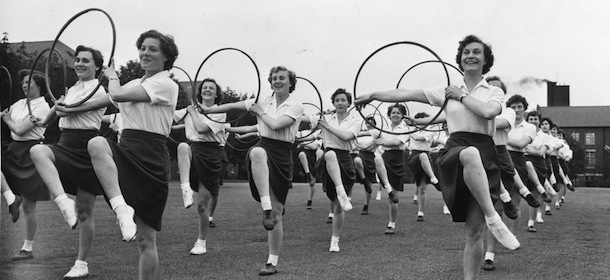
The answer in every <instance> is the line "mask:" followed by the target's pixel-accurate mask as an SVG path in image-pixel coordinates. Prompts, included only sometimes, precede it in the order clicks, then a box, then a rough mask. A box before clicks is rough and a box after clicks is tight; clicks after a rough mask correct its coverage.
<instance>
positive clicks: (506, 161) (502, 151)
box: [496, 145, 515, 193]
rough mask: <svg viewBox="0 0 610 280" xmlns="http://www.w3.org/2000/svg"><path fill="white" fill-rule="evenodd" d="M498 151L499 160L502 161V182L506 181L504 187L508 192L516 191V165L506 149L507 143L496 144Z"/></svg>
mask: <svg viewBox="0 0 610 280" xmlns="http://www.w3.org/2000/svg"><path fill="white" fill-rule="evenodd" d="M496 152H497V153H498V162H499V163H500V171H501V175H500V176H501V178H502V183H504V188H505V189H506V190H507V191H508V192H511V193H512V192H514V191H515V179H514V178H513V176H515V166H514V165H513V160H512V159H511V158H510V154H509V153H508V150H507V149H506V145H500V146H496Z"/></svg>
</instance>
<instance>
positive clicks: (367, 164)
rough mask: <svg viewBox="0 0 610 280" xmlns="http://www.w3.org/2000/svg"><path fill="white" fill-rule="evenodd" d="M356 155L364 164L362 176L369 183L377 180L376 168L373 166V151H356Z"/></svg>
mask: <svg viewBox="0 0 610 280" xmlns="http://www.w3.org/2000/svg"><path fill="white" fill-rule="evenodd" d="M358 157H360V158H361V159H362V165H363V166H364V177H366V178H365V179H366V180H368V181H369V182H371V183H376V182H377V176H376V174H377V169H376V168H375V153H374V152H369V151H360V152H358Z"/></svg>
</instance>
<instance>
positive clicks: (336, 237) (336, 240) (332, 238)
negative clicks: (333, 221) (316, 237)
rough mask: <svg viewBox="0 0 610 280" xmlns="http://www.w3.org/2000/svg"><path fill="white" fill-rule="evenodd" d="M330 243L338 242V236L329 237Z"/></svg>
mask: <svg viewBox="0 0 610 280" xmlns="http://www.w3.org/2000/svg"><path fill="white" fill-rule="evenodd" d="M330 241H331V242H332V241H335V242H339V236H331V237H330Z"/></svg>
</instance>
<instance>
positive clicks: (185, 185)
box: [180, 182, 191, 190]
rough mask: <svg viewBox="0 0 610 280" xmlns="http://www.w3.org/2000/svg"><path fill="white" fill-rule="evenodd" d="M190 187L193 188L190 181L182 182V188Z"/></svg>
mask: <svg viewBox="0 0 610 280" xmlns="http://www.w3.org/2000/svg"><path fill="white" fill-rule="evenodd" d="M190 188H191V183H189V182H184V183H182V184H180V189H182V190H188V189H190Z"/></svg>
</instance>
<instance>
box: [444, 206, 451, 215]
mask: <svg viewBox="0 0 610 280" xmlns="http://www.w3.org/2000/svg"><path fill="white" fill-rule="evenodd" d="M443 214H445V215H451V211H449V207H447V205H445V206H443Z"/></svg>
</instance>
